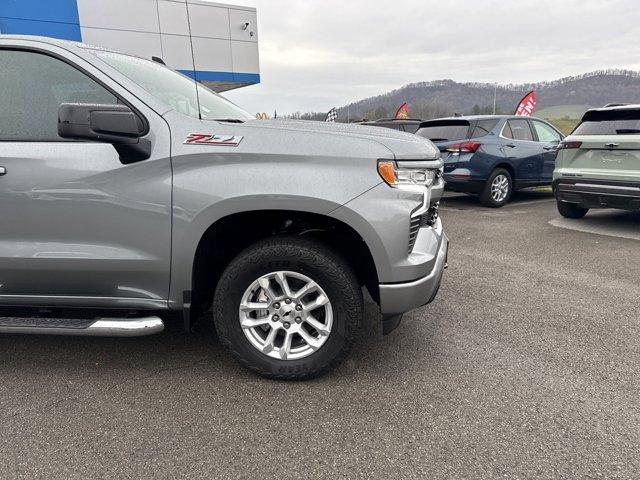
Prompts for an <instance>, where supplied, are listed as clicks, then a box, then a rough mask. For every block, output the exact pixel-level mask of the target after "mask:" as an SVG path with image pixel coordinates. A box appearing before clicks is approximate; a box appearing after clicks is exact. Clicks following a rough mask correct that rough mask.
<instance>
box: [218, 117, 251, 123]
mask: <svg viewBox="0 0 640 480" xmlns="http://www.w3.org/2000/svg"><path fill="white" fill-rule="evenodd" d="M213 121H214V122H227V123H244V120H240V119H239V118H214V119H213Z"/></svg>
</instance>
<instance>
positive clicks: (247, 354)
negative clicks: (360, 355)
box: [212, 237, 363, 380]
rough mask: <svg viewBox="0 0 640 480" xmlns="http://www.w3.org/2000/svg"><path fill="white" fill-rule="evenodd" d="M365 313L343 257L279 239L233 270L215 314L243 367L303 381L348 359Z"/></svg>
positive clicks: (305, 242)
mask: <svg viewBox="0 0 640 480" xmlns="http://www.w3.org/2000/svg"><path fill="white" fill-rule="evenodd" d="M362 310H363V300H362V289H361V288H360V285H359V283H358V281H357V279H356V276H355V274H354V273H353V271H352V270H351V268H350V267H349V265H348V264H347V263H346V262H345V261H344V259H342V258H341V257H340V256H338V255H337V254H336V253H334V252H333V251H332V250H330V249H329V248H327V247H326V246H324V245H323V244H321V243H319V242H316V241H314V240H310V239H305V238H301V237H274V238H271V239H267V240H264V241H261V242H259V243H257V244H255V245H253V246H251V247H249V248H248V249H246V250H245V251H243V252H242V253H240V254H239V255H238V256H237V257H236V258H235V259H234V260H233V261H232V262H231V263H230V264H229V266H228V267H227V268H226V270H225V271H224V273H223V275H222V277H221V279H220V281H219V282H218V286H217V288H216V292H215V295H214V300H213V310H212V311H213V317H214V322H215V326H216V329H217V331H218V335H219V337H220V339H221V341H222V342H223V343H224V344H225V345H226V346H227V347H228V348H229V350H230V351H231V353H232V354H233V355H234V356H235V357H236V359H237V360H239V361H240V363H242V364H243V365H245V366H246V367H248V368H249V369H251V370H253V371H254V372H257V373H259V374H260V375H263V376H266V377H270V378H278V379H291V380H298V379H307V378H312V377H316V376H319V375H322V374H323V373H326V372H328V371H329V370H331V369H332V368H334V367H335V366H336V365H338V364H339V363H340V362H341V361H342V360H343V359H344V358H345V357H346V356H347V354H348V353H349V351H350V350H351V348H352V346H353V344H354V342H355V339H356V335H357V332H358V330H359V326H360V322H361V318H362Z"/></svg>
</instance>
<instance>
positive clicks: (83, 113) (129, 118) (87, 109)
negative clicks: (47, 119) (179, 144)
mask: <svg viewBox="0 0 640 480" xmlns="http://www.w3.org/2000/svg"><path fill="white" fill-rule="evenodd" d="M141 133H142V123H141V122H140V121H139V119H138V117H137V116H136V114H135V113H133V111H132V110H131V109H130V108H129V107H127V106H126V105H100V104H92V103H63V104H62V105H60V108H59V109H58V135H59V136H60V137H62V138H67V139H72V140H89V141H94V142H100V143H111V144H112V145H113V146H114V148H115V149H116V151H117V152H118V154H119V155H120V160H121V161H122V163H133V162H137V161H140V160H146V159H148V158H149V157H150V156H151V142H149V140H147V139H145V138H141Z"/></svg>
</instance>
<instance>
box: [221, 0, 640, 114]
mask: <svg viewBox="0 0 640 480" xmlns="http://www.w3.org/2000/svg"><path fill="white" fill-rule="evenodd" d="M228 3H234V4H238V5H249V6H254V7H256V8H257V9H258V35H259V43H260V70H261V78H262V82H261V83H260V84H259V85H253V86H249V87H245V88H241V89H238V90H235V91H232V92H227V94H226V95H227V96H228V98H230V99H231V100H232V101H234V102H236V103H238V104H240V105H241V106H243V107H245V109H247V110H248V111H250V112H251V113H256V112H268V113H269V115H272V114H273V111H274V109H277V111H278V113H283V114H284V113H291V112H296V111H301V112H307V111H327V110H328V109H330V108H331V107H333V106H342V105H345V104H347V103H349V102H352V101H356V100H359V99H362V98H365V97H367V96H371V95H377V94H381V93H384V92H387V91H389V90H393V89H394V88H398V87H401V86H402V85H405V84H407V83H411V82H418V81H428V80H439V79H444V78H450V79H453V80H456V81H460V82H465V81H482V82H500V83H521V82H533V81H540V80H554V79H557V78H560V77H564V76H568V75H575V74H580V73H585V72H589V71H593V70H598V69H606V68H627V69H632V70H640V13H638V7H639V6H640V5H639V4H638V0H607V1H603V0H554V1H549V0H526V1H506V0H504V1H494V0H481V1H480V0H439V1H430V0H385V1H382V0H229V1H228Z"/></svg>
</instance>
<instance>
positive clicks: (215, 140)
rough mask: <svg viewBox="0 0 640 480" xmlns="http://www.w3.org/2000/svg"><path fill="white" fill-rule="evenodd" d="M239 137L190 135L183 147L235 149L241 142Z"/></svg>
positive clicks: (206, 134) (208, 134)
mask: <svg viewBox="0 0 640 480" xmlns="http://www.w3.org/2000/svg"><path fill="white" fill-rule="evenodd" d="M242 138H243V137H242V136H239V135H214V134H212V133H190V134H189V135H187V138H186V140H185V141H184V142H183V143H184V144H185V145H214V146H219V147H237V146H238V145H240V142H241V141H242Z"/></svg>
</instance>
